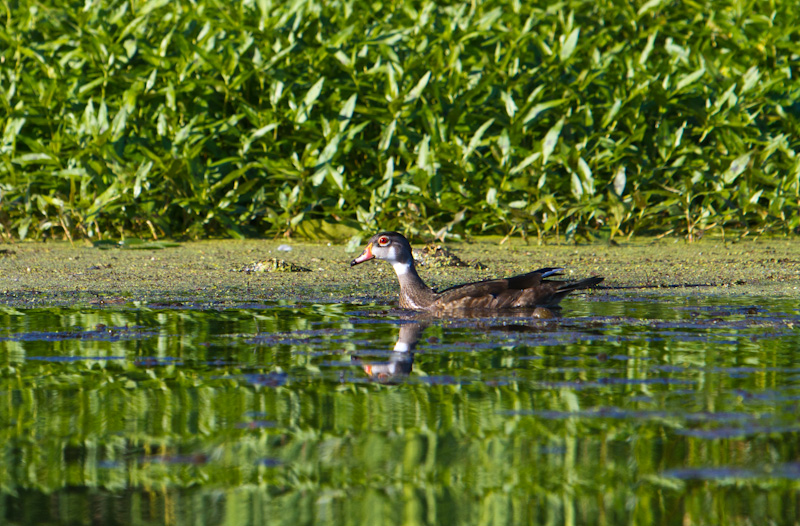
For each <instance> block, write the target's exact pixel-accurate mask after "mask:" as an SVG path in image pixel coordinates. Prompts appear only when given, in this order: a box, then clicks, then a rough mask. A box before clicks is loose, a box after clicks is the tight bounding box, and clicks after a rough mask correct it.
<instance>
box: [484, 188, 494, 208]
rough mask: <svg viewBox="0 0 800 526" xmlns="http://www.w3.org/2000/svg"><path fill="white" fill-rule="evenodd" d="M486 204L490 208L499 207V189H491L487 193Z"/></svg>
mask: <svg viewBox="0 0 800 526" xmlns="http://www.w3.org/2000/svg"><path fill="white" fill-rule="evenodd" d="M486 204H488V205H489V206H497V188H495V187H491V188H489V190H488V191H487V192H486Z"/></svg>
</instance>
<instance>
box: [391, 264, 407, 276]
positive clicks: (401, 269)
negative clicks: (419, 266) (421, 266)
mask: <svg viewBox="0 0 800 526" xmlns="http://www.w3.org/2000/svg"><path fill="white" fill-rule="evenodd" d="M392 266H393V267H394V273H395V274H397V275H398V277H399V276H402V275H403V274H407V273H408V272H409V271H410V270H411V265H410V264H409V263H400V262H399V261H395V262H394V263H392Z"/></svg>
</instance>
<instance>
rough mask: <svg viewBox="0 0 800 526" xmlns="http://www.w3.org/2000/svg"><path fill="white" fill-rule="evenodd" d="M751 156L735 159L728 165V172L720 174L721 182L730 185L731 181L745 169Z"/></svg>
mask: <svg viewBox="0 0 800 526" xmlns="http://www.w3.org/2000/svg"><path fill="white" fill-rule="evenodd" d="M751 155H752V154H750V153H746V154H744V155H741V156H739V157H737V158H736V159H735V160H734V161H733V162H732V163H731V165H730V167H729V168H728V170H727V171H726V172H725V173H724V174H722V180H723V181H724V182H725V183H726V184H731V183H732V182H733V181H735V180H736V178H737V177H739V176H740V175H741V174H742V173H743V172H744V171H745V169H747V165H748V164H749V163H750V156H751Z"/></svg>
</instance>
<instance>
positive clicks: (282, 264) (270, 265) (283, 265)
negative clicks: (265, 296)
mask: <svg viewBox="0 0 800 526" xmlns="http://www.w3.org/2000/svg"><path fill="white" fill-rule="evenodd" d="M239 272H311V269H310V268H306V267H301V266H300V265H295V264H294V263H290V262H288V261H284V260H282V259H278V258H269V259H265V260H263V261H256V262H255V263H250V264H249V265H245V266H244V267H242V268H241V269H240V270H239Z"/></svg>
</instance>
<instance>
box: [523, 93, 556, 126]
mask: <svg viewBox="0 0 800 526" xmlns="http://www.w3.org/2000/svg"><path fill="white" fill-rule="evenodd" d="M565 101H566V99H555V100H550V101H547V102H540V103H539V104H537V105H535V106H534V107H532V108H531V109H530V110H529V111H528V113H527V114H526V115H525V118H524V119H523V120H522V123H523V124H524V125H526V126H527V125H528V124H529V123H530V122H531V121H533V120H534V119H535V118H536V117H538V116H539V114H540V113H542V112H543V111H545V110H549V109H550V108H555V107H557V106H560V105H561V104H563V103H564V102H565Z"/></svg>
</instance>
